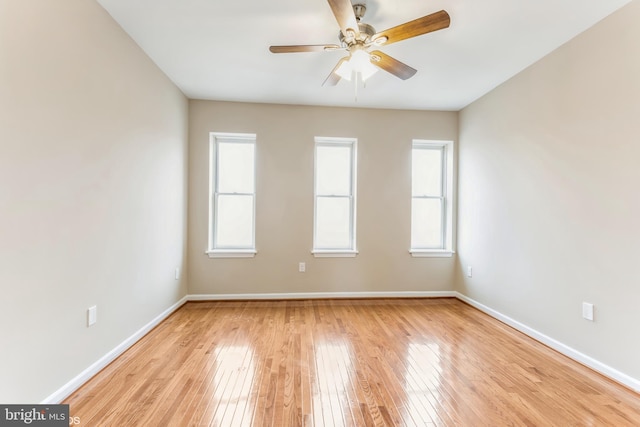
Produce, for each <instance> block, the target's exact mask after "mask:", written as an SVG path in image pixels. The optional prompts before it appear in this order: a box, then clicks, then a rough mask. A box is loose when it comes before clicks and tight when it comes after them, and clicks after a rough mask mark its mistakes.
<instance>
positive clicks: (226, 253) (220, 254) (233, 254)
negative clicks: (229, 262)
mask: <svg viewBox="0 0 640 427" xmlns="http://www.w3.org/2000/svg"><path fill="white" fill-rule="evenodd" d="M205 253H206V254H207V255H208V256H209V258H253V257H255V256H256V250H255V249H237V250H233V249H223V250H221V249H216V250H208V251H206V252H205Z"/></svg>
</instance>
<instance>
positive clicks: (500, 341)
mask: <svg viewBox="0 0 640 427" xmlns="http://www.w3.org/2000/svg"><path fill="white" fill-rule="evenodd" d="M65 403H69V404H70V412H71V416H73V417H79V418H80V420H81V425H83V426H173V425H175V426H187V425H194V426H200V425H213V426H222V427H227V426H249V425H255V426H275V427H279V426H303V425H304V426H306V425H315V426H343V425H345V426H369V425H376V426H378V425H380V426H381V425H387V426H436V425H437V426H473V427H476V426H507V425H515V426H600V425H602V426H604V425H611V426H640V395H638V394H636V393H634V392H632V391H630V390H628V389H625V388H624V387H622V386H620V385H618V384H616V383H614V382H612V381H610V380H608V379H606V378H604V377H602V376H600V375H599V374H597V373H595V372H593V371H591V370H590V369H588V368H585V367H584V366H582V365H580V364H578V363H575V362H573V361H571V360H569V359H567V358H566V357H564V356H562V355H560V354H558V353H556V352H555V351H553V350H551V349H549V348H547V347H545V346H544V345H542V344H540V343H538V342H536V341H533V340H531V339H530V338H528V337H526V336H524V335H522V334H521V333H519V332H517V331H515V330H513V329H511V328H510V327H508V326H506V325H504V324H502V323H500V322H498V321H496V320H494V319H492V318H490V317H489V316H487V315H485V314H483V313H481V312H479V311H478V310H476V309H474V308H472V307H470V306H468V305H466V304H464V303H462V302H460V301H458V300H455V299H435V300H434V299H406V300H405V299H402V300H304V301H251V302H203V303H188V304H186V305H185V306H183V307H182V308H180V309H179V310H178V311H176V312H175V313H174V314H173V315H171V316H170V317H169V318H168V319H167V320H166V321H164V322H163V323H162V324H161V325H159V326H158V327H157V328H156V329H154V330H153V331H151V332H150V333H149V334H148V335H147V336H146V337H144V338H143V339H142V340H141V341H139V342H138V343H137V344H136V345H135V346H133V347H132V348H131V349H129V350H128V351H127V352H126V353H124V354H123V355H122V356H121V357H120V358H118V359H117V360H116V361H115V362H113V363H112V364H111V365H109V366H108V367H107V368H106V369H104V370H103V371H102V372H101V373H99V374H98V375H97V376H96V377H94V378H93V379H92V380H91V381H89V382H88V383H87V384H86V385H84V386H83V387H82V388H81V389H79V390H78V391H77V392H76V393H74V394H73V395H72V396H70V397H69V398H68V399H67V401H66V402H65Z"/></svg>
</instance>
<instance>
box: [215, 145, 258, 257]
mask: <svg viewBox="0 0 640 427" xmlns="http://www.w3.org/2000/svg"><path fill="white" fill-rule="evenodd" d="M209 144H210V146H209V150H210V153H209V154H210V159H209V177H210V183H209V186H210V191H209V193H210V194H209V196H210V199H209V247H208V250H207V253H208V254H209V256H210V257H249V256H254V255H255V253H256V249H255V200H256V194H255V146H256V136H255V135H254V134H227V133H211V139H210V143H209Z"/></svg>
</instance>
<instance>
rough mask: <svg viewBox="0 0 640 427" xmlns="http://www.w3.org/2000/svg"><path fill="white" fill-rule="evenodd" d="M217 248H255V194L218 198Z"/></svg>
mask: <svg viewBox="0 0 640 427" xmlns="http://www.w3.org/2000/svg"><path fill="white" fill-rule="evenodd" d="M216 206H217V215H216V236H215V238H216V241H215V244H214V247H215V248H253V196H238V195H232V196H229V195H227V196H225V195H220V196H218V198H217V205H216Z"/></svg>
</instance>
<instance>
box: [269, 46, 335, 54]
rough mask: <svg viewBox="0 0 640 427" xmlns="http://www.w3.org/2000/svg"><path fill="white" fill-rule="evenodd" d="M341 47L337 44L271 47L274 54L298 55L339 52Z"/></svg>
mask: <svg viewBox="0 0 640 427" xmlns="http://www.w3.org/2000/svg"><path fill="white" fill-rule="evenodd" d="M338 49H340V46H338V45H337V44H307V45H291V46H269V50H270V51H271V52H272V53H296V52H325V51H331V50H338Z"/></svg>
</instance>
